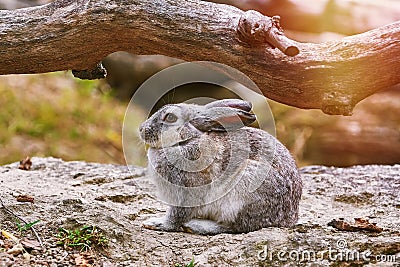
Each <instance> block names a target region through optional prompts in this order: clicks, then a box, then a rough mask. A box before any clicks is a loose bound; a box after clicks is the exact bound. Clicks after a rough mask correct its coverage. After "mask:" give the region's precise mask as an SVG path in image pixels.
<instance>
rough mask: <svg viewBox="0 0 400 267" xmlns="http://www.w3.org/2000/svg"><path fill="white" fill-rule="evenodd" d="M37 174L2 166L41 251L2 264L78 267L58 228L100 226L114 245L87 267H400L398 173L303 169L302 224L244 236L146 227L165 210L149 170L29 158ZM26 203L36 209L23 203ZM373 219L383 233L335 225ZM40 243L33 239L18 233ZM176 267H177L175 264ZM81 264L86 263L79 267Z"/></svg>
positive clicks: (8, 193) (1, 180) (0, 257)
mask: <svg viewBox="0 0 400 267" xmlns="http://www.w3.org/2000/svg"><path fill="white" fill-rule="evenodd" d="M32 163H33V165H32V169H31V170H29V171H23V170H19V169H18V166H19V163H13V164H10V165H6V166H3V167H0V197H1V199H2V201H3V202H4V205H5V206H6V207H7V208H8V209H10V210H12V211H13V212H14V213H16V214H18V215H19V216H21V217H23V218H24V219H25V220H26V221H28V222H33V221H36V220H40V222H39V223H38V224H36V225H35V226H34V227H35V229H36V230H37V232H38V234H39V236H40V237H41V238H42V240H43V243H44V245H45V249H44V250H43V251H37V250H33V251H31V252H30V254H31V257H30V259H29V260H27V259H24V258H23V256H22V255H21V254H20V255H10V254H7V253H6V252H5V249H4V247H5V245H4V244H5V243H7V242H9V241H8V240H6V239H5V238H4V237H0V266H76V257H77V256H76V254H79V250H78V251H77V250H70V249H65V248H64V247H63V246H59V245H57V238H56V237H55V236H56V235H57V233H58V229H59V228H60V227H63V228H66V229H73V228H74V227H80V226H84V225H92V226H96V227H97V228H98V229H100V230H101V231H102V233H104V235H105V236H106V237H107V238H108V240H109V247H108V248H106V249H104V250H95V249H93V250H92V251H91V252H92V256H93V261H94V262H93V263H92V264H91V265H85V266H104V267H106V266H108V267H110V266H185V264H188V263H189V262H190V261H191V260H192V259H193V258H194V260H195V262H196V263H197V265H196V266H298V265H301V266H363V265H365V266H375V265H376V266H396V265H400V219H399V218H400V193H399V192H400V165H394V166H375V165H369V166H355V167H351V168H329V167H323V166H309V167H305V168H302V169H301V172H302V177H303V183H304V191H303V197H302V200H301V207H300V220H299V223H298V225H297V226H296V227H294V228H293V229H281V228H266V229H262V230H259V231H256V232H251V233H247V234H236V235H231V234H221V235H216V236H198V235H192V234H188V233H163V232H156V231H152V230H148V229H144V228H142V227H141V223H142V221H143V220H145V219H147V218H149V217H152V216H161V215H162V213H163V212H165V210H166V206H165V205H164V204H162V203H159V202H158V201H157V200H156V199H155V198H154V197H153V196H152V194H153V193H154V188H153V186H152V185H151V184H150V183H149V181H148V179H147V178H146V176H145V170H144V169H141V168H135V167H130V168H128V167H126V166H118V165H105V164H97V163H85V162H64V161H62V160H60V159H55V158H33V159H32ZM18 195H30V196H33V197H34V203H29V202H27V203H25V202H17V201H16V196H18ZM358 217H361V218H364V219H368V220H369V221H370V222H371V223H376V224H377V226H379V227H381V228H383V231H382V232H381V233H371V232H360V231H356V232H345V231H340V230H337V229H334V228H333V227H331V226H328V225H327V224H328V223H329V222H330V221H331V220H333V219H339V218H344V219H345V220H346V221H349V222H353V220H354V218H358ZM0 229H2V230H7V231H8V232H12V233H14V234H15V235H16V236H18V237H20V235H19V233H18V229H17V228H16V223H15V218H14V217H13V216H11V215H10V214H9V213H7V212H6V210H5V209H4V207H3V208H0ZM22 235H25V236H27V237H28V238H31V239H34V237H33V236H31V233H30V232H29V231H26V232H24V233H22ZM177 264H180V265H177ZM82 266H83V265H82Z"/></svg>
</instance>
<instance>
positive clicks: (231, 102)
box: [205, 99, 252, 112]
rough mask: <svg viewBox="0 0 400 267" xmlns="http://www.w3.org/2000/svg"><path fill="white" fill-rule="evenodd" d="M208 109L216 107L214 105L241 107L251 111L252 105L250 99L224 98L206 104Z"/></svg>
mask: <svg viewBox="0 0 400 267" xmlns="http://www.w3.org/2000/svg"><path fill="white" fill-rule="evenodd" d="M205 107H206V108H207V109H208V108H214V107H230V108H237V109H241V110H244V111H247V112H249V111H250V110H251V108H252V105H251V103H250V102H248V101H244V100H241V99H222V100H217V101H214V102H211V103H209V104H207V105H206V106H205Z"/></svg>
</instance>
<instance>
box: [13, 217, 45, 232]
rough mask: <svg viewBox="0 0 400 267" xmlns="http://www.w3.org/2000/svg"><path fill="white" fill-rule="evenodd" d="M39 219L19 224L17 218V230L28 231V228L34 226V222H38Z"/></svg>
mask: <svg viewBox="0 0 400 267" xmlns="http://www.w3.org/2000/svg"><path fill="white" fill-rule="evenodd" d="M39 222H40V220H36V221H33V222H30V223H26V224H21V222H20V221H19V220H17V221H16V224H17V227H18V231H19V232H20V233H22V232H25V231H28V230H29V229H31V228H32V226H34V225H35V224H37V223H39Z"/></svg>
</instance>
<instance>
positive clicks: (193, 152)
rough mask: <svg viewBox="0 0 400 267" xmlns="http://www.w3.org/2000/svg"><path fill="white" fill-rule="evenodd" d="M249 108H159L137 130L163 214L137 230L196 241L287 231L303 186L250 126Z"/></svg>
mask: <svg viewBox="0 0 400 267" xmlns="http://www.w3.org/2000/svg"><path fill="white" fill-rule="evenodd" d="M251 108H252V106H251V103H249V102H246V101H243V100H239V99H226V100H218V101H214V102H211V103H209V104H207V105H204V106H201V105H195V104H184V103H181V104H173V105H166V106H164V107H162V108H161V109H160V110H158V111H157V112H156V113H154V114H153V115H152V116H151V117H150V118H149V119H147V120H146V121H145V122H144V123H143V124H142V125H141V126H140V128H139V131H140V136H141V138H142V139H143V140H144V142H145V143H146V144H147V145H148V146H149V150H148V161H149V164H148V172H149V174H150V176H151V177H152V179H153V180H154V182H155V184H156V187H157V191H158V192H157V194H158V197H159V198H160V199H161V200H162V201H164V202H166V203H167V204H169V209H168V211H167V214H166V215H165V216H164V217H161V218H150V219H148V220H146V221H145V222H144V223H143V227H145V228H149V229H154V230H161V231H186V232H192V233H197V234H203V235H211V234H218V233H245V232H249V231H254V230H258V229H261V228H263V227H268V226H280V227H291V226H293V225H294V224H295V223H296V221H297V219H298V209H299V200H300V197H301V192H302V182H301V178H300V175H299V172H298V169H297V166H296V163H295V160H294V159H293V157H292V156H291V154H290V153H289V151H288V150H287V149H286V148H285V146H284V145H282V144H281V143H280V142H279V141H278V140H277V139H276V138H274V137H273V136H271V135H270V134H268V133H267V132H265V131H263V130H260V129H256V128H250V127H246V126H247V125H249V124H251V123H252V122H254V121H255V120H256V117H255V115H254V114H253V113H252V112H251Z"/></svg>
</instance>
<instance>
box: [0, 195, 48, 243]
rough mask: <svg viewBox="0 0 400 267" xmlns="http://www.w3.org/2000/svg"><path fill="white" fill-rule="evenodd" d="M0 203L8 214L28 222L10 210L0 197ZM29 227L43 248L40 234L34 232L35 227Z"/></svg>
mask: <svg viewBox="0 0 400 267" xmlns="http://www.w3.org/2000/svg"><path fill="white" fill-rule="evenodd" d="M0 204H1V206H2V207H3V209H4V210H5V211H6V212H7V213H9V214H10V215H12V216H14V217H15V218H17V219H18V220H20V221H21V222H23V223H25V224H28V222H27V221H25V220H24V219H23V218H22V217H20V216H19V215H17V214H15V213H14V212H13V211H12V210H10V209H9V208H7V207H6V206H5V205H4V203H3V200H2V199H1V197H0ZM30 229H31V230H32V232H33V234H34V235H35V237H36V239H37V241H38V242H39V244H40V246H41V247H42V248H43V247H44V246H43V242H42V239H41V238H40V236H39V235H38V233H37V232H36V230H35V228H34V227H33V226H31V227H30Z"/></svg>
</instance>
